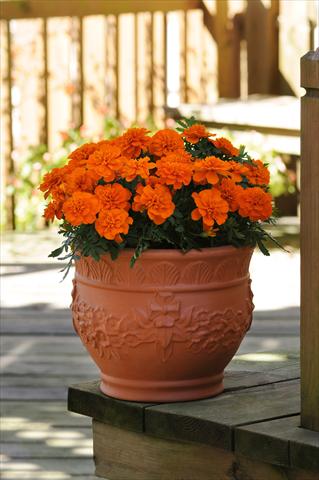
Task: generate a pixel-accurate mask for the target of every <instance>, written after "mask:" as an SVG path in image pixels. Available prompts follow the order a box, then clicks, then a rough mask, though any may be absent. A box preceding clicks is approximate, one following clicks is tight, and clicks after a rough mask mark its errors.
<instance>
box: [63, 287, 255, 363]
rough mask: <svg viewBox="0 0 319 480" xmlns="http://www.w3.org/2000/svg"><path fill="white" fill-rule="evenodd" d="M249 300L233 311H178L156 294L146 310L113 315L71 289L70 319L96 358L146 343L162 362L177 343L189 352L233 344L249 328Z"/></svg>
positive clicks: (165, 295) (170, 299) (175, 303)
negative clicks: (72, 296)
mask: <svg viewBox="0 0 319 480" xmlns="http://www.w3.org/2000/svg"><path fill="white" fill-rule="evenodd" d="M249 290H250V289H249ZM251 298H252V297H251V295H249V296H248V297H247V298H246V299H243V307H242V309H238V310H236V311H235V310H233V309H232V308H226V309H225V310H223V311H208V310H207V309H205V308H201V307H188V308H184V309H182V308H181V302H180V301H179V300H178V298H176V296H175V295H174V294H172V293H169V292H159V293H156V294H155V295H154V297H153V298H152V299H151V300H150V301H149V303H148V305H147V306H146V307H145V308H134V309H133V308H132V309H131V311H130V312H129V313H128V314H127V315H123V316H121V317H117V316H115V315H113V314H112V313H111V312H108V311H107V310H106V309H104V308H102V307H94V306H91V305H88V304H87V303H85V302H84V301H83V300H81V299H80V298H79V296H78V295H77V294H76V292H75V294H74V300H73V304H72V312H73V322H74V327H75V329H76V331H77V332H78V334H79V336H80V337H81V339H82V341H83V342H84V343H85V344H86V345H88V346H90V347H91V348H93V349H94V350H95V351H96V353H97V355H99V356H100V357H106V358H108V359H111V358H113V359H120V356H121V354H122V353H124V352H125V350H127V347H131V348H136V347H138V346H139V345H141V344H145V343H149V344H153V345H154V348H155V350H156V351H157V353H158V356H159V358H161V360H162V361H163V362H165V361H166V360H167V359H168V358H169V357H170V356H171V355H173V353H174V345H175V344H177V343H183V344H184V347H185V349H187V350H189V351H190V352H192V353H194V354H196V353H200V352H202V351H204V352H206V353H212V352H214V351H216V350H219V349H231V348H232V347H236V345H238V344H239V342H240V341H241V339H242V337H243V336H244V334H245V332H246V331H247V330H248V328H249V327H250V323H251V318H252V310H253V304H252V301H251Z"/></svg>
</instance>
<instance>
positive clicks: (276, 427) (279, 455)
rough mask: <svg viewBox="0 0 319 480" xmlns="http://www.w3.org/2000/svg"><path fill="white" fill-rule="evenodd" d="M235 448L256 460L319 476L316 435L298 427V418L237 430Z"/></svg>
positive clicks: (318, 439) (273, 421) (318, 438)
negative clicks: (312, 471) (312, 472)
mask: <svg viewBox="0 0 319 480" xmlns="http://www.w3.org/2000/svg"><path fill="white" fill-rule="evenodd" d="M235 449H236V452H238V453H241V454H243V455H246V456H249V457H251V458H254V459H256V460H262V461H266V462H269V463H272V464H275V465H284V466H287V465H289V466H293V467H296V468H301V469H309V470H314V471H317V472H318V473H319V435H318V434H317V433H315V432H312V431H310V430H306V429H304V428H300V416H299V415H297V416H292V417H287V418H280V419H278V420H272V421H268V422H261V423H256V424H254V425H247V426H245V427H239V428H236V430H235Z"/></svg>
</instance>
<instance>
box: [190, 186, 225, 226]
mask: <svg viewBox="0 0 319 480" xmlns="http://www.w3.org/2000/svg"><path fill="white" fill-rule="evenodd" d="M192 197H193V199H194V201H195V204H196V206H197V208H195V210H193V211H192V214H191V215H192V219H193V220H199V219H200V218H202V219H203V225H204V229H205V230H206V229H207V227H212V226H213V225H214V223H215V222H216V223H217V224H218V225H222V224H223V223H225V222H226V220H227V213H228V211H229V206H228V203H227V202H226V200H224V199H223V198H222V196H221V193H220V192H219V191H218V190H217V189H216V188H212V189H209V190H202V191H201V192H199V193H196V192H194V193H192Z"/></svg>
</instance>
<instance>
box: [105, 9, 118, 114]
mask: <svg viewBox="0 0 319 480" xmlns="http://www.w3.org/2000/svg"><path fill="white" fill-rule="evenodd" d="M105 48H106V59H105V62H106V71H105V77H106V78H105V81H106V107H107V110H106V115H107V116H113V117H114V116H115V117H116V115H117V18H116V17H115V16H114V15H108V16H107V17H106V47H105ZM117 118H118V117H117Z"/></svg>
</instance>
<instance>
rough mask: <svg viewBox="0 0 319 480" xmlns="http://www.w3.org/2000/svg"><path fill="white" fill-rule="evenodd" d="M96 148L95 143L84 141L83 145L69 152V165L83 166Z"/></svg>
mask: <svg viewBox="0 0 319 480" xmlns="http://www.w3.org/2000/svg"><path fill="white" fill-rule="evenodd" d="M96 149H97V145H96V143H86V144H85V145H81V147H78V148H77V149H75V150H74V151H73V152H72V153H70V155H69V158H70V159H71V160H70V161H69V166H71V167H84V166H85V165H86V162H87V160H88V158H89V156H90V155H92V153H94V152H95V150H96Z"/></svg>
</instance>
